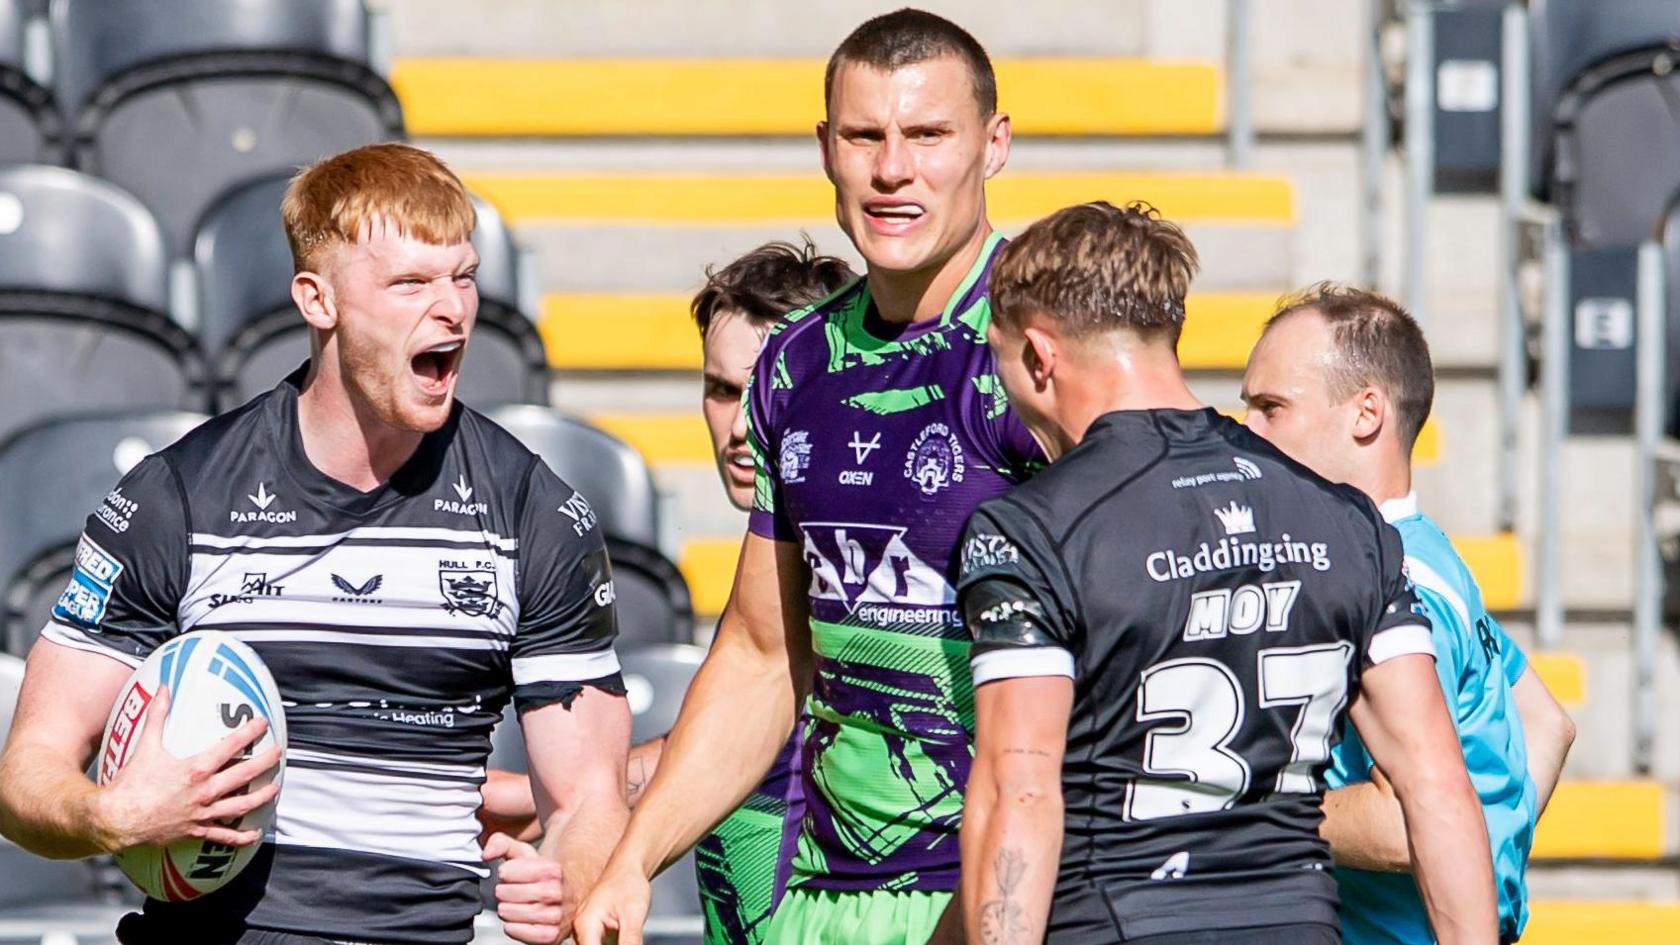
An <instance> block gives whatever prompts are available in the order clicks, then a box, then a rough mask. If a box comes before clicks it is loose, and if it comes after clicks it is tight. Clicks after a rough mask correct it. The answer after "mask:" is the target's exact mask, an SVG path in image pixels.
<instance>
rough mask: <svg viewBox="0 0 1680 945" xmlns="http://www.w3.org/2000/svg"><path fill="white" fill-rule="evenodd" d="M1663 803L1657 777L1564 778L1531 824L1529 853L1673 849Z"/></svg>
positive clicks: (1601, 854)
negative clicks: (1641, 779)
mask: <svg viewBox="0 0 1680 945" xmlns="http://www.w3.org/2000/svg"><path fill="white" fill-rule="evenodd" d="M1667 804H1668V799H1667V797H1666V796H1665V793H1664V789H1663V786H1662V785H1661V784H1659V783H1657V782H1655V781H1564V782H1562V783H1560V784H1559V785H1558V788H1557V791H1556V792H1555V793H1554V794H1553V795H1552V802H1551V804H1550V805H1548V806H1547V808H1546V813H1545V814H1544V815H1543V816H1542V817H1541V818H1540V824H1539V826H1538V827H1537V828H1536V829H1535V834H1534V851H1533V857H1534V859H1536V860H1632V861H1649V860H1656V859H1658V858H1659V857H1662V856H1664V855H1666V854H1669V853H1672V852H1674V851H1673V849H1672V844H1671V843H1670V842H1669V839H1668V816H1667V809H1666V808H1667ZM1524 941H1525V942H1526V941H1527V939H1526V938H1525V939H1524Z"/></svg>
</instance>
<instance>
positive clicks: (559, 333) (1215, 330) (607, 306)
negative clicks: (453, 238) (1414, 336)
mask: <svg viewBox="0 0 1680 945" xmlns="http://www.w3.org/2000/svg"><path fill="white" fill-rule="evenodd" d="M1274 299H1275V296H1274V295H1273V294H1272V293H1267V292H1209V293H1203V294H1200V295H1192V296H1191V297H1190V299H1189V303H1188V306H1187V307H1188V309H1189V312H1188V315H1189V317H1188V318H1187V319H1186V321H1185V327H1184V337H1183V338H1182V339H1180V341H1179V344H1178V355H1179V360H1181V361H1183V362H1184V366H1185V367H1187V368H1190V369H1192V370H1224V371H1240V370H1242V368H1243V366H1244V365H1246V364H1247V363H1248V352H1249V349H1250V348H1252V347H1253V346H1254V342H1255V340H1256V339H1258V338H1259V337H1260V328H1261V327H1262V326H1263V325H1264V324H1265V321H1266V318H1267V317H1268V316H1270V315H1271V313H1272V302H1273V301H1274ZM688 301H689V297H688V296H686V295H632V294H622V295H619V294H569V293H557V294H554V295H550V296H548V297H547V298H546V299H544V300H543V313H542V321H541V330H542V334H543V341H544V342H545V343H546V344H547V346H548V363H549V366H550V367H552V368H554V369H555V370H562V371H677V370H681V371H690V370H696V369H698V368H699V367H700V335H699V332H697V331H696V330H695V328H694V322H693V320H692V318H691V317H690V316H689V311H688Z"/></svg>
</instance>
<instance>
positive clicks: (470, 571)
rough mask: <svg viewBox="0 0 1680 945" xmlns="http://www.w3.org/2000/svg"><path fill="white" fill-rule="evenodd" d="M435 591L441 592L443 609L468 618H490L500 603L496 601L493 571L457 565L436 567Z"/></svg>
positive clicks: (455, 563)
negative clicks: (436, 583) (436, 585)
mask: <svg viewBox="0 0 1680 945" xmlns="http://www.w3.org/2000/svg"><path fill="white" fill-rule="evenodd" d="M438 590H440V591H442V592H443V609H444V610H446V611H448V612H449V613H451V614H462V615H465V616H468V617H494V616H496V614H498V613H500V612H501V609H502V603H501V601H500V600H498V599H497V598H496V570H495V568H492V567H474V566H472V565H468V564H464V563H462V562H458V561H445V562H442V563H441V564H439V565H438Z"/></svg>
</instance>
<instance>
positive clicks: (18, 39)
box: [0, 0, 64, 165]
mask: <svg viewBox="0 0 1680 945" xmlns="http://www.w3.org/2000/svg"><path fill="white" fill-rule="evenodd" d="M32 16H33V11H32V10H30V8H29V4H28V3H27V2H26V0H0V165H5V164H35V163H40V164H57V163H60V162H62V161H63V160H64V119H63V117H62V116H61V115H60V114H59V111H58V107H57V105H56V103H55V102H54V101H53V95H52V91H51V90H49V89H48V88H46V87H45V86H43V85H41V84H40V83H39V82H36V81H35V79H34V78H32V77H31V76H30V74H29V72H28V70H27V69H26V67H25V62H24V47H25V43H26V42H27V41H26V39H25V33H26V29H27V26H28V23H29V21H30V19H31V18H32Z"/></svg>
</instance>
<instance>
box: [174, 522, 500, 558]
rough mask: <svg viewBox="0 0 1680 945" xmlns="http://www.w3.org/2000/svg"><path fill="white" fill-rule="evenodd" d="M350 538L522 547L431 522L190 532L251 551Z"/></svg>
mask: <svg viewBox="0 0 1680 945" xmlns="http://www.w3.org/2000/svg"><path fill="white" fill-rule="evenodd" d="M347 538H365V539H380V540H387V541H400V540H409V541H458V542H470V543H473V544H483V543H484V542H486V541H488V542H489V543H490V545H491V546H492V547H494V548H495V549H497V550H499V551H510V552H511V551H518V550H519V539H517V538H503V537H502V536H500V535H497V534H495V533H493V532H485V531H463V530H460V529H455V528H433V527H428V526H395V525H363V526H359V527H357V528H352V529H350V530H349V531H343V532H334V533H331V534H324V535H276V536H273V537H268V538H264V537H259V536H255V535H211V534H209V533H207V532H193V533H192V536H191V539H192V544H195V545H203V546H205V547H206V548H227V549H238V550H250V551H256V550H260V549H263V548H314V547H317V546H326V545H331V544H334V543H336V542H339V541H343V540H345V539H347Z"/></svg>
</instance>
